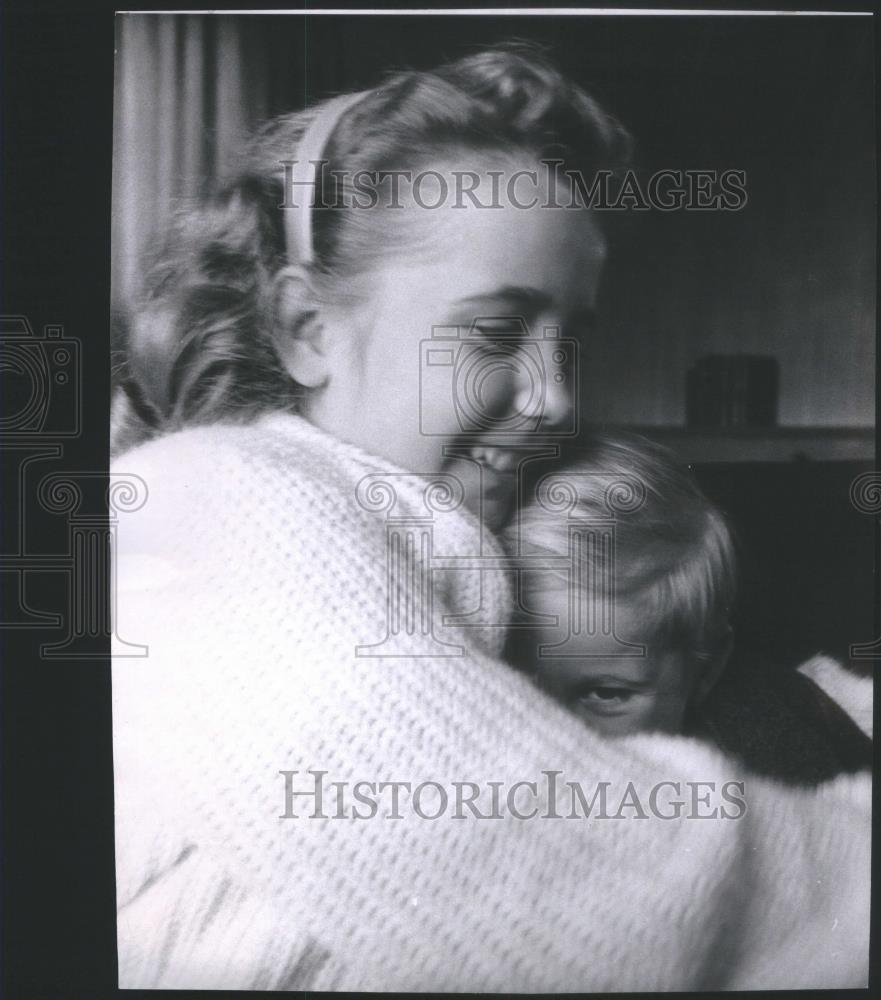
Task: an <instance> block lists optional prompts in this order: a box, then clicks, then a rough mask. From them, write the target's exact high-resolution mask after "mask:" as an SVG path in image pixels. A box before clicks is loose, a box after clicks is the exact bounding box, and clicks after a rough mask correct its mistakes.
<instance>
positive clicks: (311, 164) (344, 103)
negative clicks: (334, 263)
mask: <svg viewBox="0 0 881 1000" xmlns="http://www.w3.org/2000/svg"><path fill="white" fill-rule="evenodd" d="M368 93H370V91H367V90H362V91H360V92H358V93H357V94H343V95H341V96H340V97H334V98H332V99H331V100H329V101H327V102H326V103H325V104H324V105H323V106H322V107H321V109H320V110H319V111H318V114H316V115H315V117H314V118H313V119H312V121H311V122H310V123H309V126H308V128H307V129H306V131H305V132H304V133H303V137H302V139H300V142H299V144H298V146H297V161H296V163H295V164H294V166H293V169H292V170H291V172H290V174H288V175H286V177H285V183H286V184H288V185H290V188H291V190H290V193H291V195H292V197H293V198H294V201H295V204H293V205H291V206H290V207H289V208H285V209H284V213H285V214H284V229H285V239H286V240H287V251H288V262H289V263H291V264H311V263H312V261H313V260H314V259H315V252H314V251H315V248H314V247H313V245H312V206H313V203H314V201H315V195H316V193H317V192H316V187H317V183H316V182H317V179H318V169H317V168H318V167H319V166H320V165H321V158H322V154H323V153H324V147H325V146H326V145H327V140H328V139H329V138H330V137H331V134H332V133H333V130H334V129H335V128H336V126H337V122H338V121H339V120H340V118H341V117H342V116H343V115H344V114H345V113H346V111H348V109H349V108H350V107H352V105H353V104H357V103H358V101H360V100H361V99H362V98H363V97H365V96H366V95H367V94H368ZM310 189H311V194H310V193H309V190H310ZM301 191H302V192H303V200H302V202H297V201H296V199H297V196H298V193H299V192H301Z"/></svg>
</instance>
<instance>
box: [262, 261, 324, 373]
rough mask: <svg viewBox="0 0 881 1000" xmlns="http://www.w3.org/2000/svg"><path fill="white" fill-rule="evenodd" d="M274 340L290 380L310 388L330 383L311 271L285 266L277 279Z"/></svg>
mask: <svg viewBox="0 0 881 1000" xmlns="http://www.w3.org/2000/svg"><path fill="white" fill-rule="evenodd" d="M274 295H275V311H274V319H275V322H274V324H273V338H274V341H275V349H276V351H277V352H278V356H279V358H281V362H282V364H283V365H284V367H285V369H286V370H287V372H288V374H289V375H290V376H291V378H293V379H294V381H295V382H298V383H299V384H300V385H302V386H305V387H306V388H308V389H316V388H318V387H319V386H321V385H324V383H325V382H326V381H327V377H328V365H327V352H326V344H325V337H324V329H323V327H322V324H321V321H320V317H319V314H318V310H317V308H316V306H315V301H314V295H313V293H312V283H311V281H310V278H309V273H308V271H307V270H306V269H305V268H303V267H300V266H296V265H289V266H287V267H283V268H282V269H281V270H280V271H279V272H278V274H277V275H276V276H275V288H274Z"/></svg>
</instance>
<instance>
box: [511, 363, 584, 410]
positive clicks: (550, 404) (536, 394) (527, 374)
mask: <svg viewBox="0 0 881 1000" xmlns="http://www.w3.org/2000/svg"><path fill="white" fill-rule="evenodd" d="M573 362H574V359H572V358H570V357H569V356H568V353H563V352H561V351H559V350H556V349H555V350H553V351H547V352H542V357H541V364H536V365H528V366H524V369H523V371H522V372H521V377H520V380H519V385H518V392H517V400H516V411H517V413H519V414H521V415H522V416H523V417H528V418H531V420H533V421H534V424H535V427H536V429H537V430H555V429H563V428H568V427H569V425H570V424H571V423H572V418H573V413H574V408H575V389H574V382H575V368H574V364H573Z"/></svg>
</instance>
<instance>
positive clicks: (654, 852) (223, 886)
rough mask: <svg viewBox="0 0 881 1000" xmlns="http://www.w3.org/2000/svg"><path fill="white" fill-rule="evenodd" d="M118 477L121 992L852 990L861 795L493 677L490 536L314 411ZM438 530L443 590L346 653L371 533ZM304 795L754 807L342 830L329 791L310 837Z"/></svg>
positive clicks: (522, 681) (565, 810) (367, 609)
mask: <svg viewBox="0 0 881 1000" xmlns="http://www.w3.org/2000/svg"><path fill="white" fill-rule="evenodd" d="M114 471H116V472H118V473H125V474H134V475H137V476H140V477H141V478H142V479H143V481H144V482H145V483H146V484H147V487H148V490H149V496H148V499H147V502H146V503H145V504H144V505H143V506H142V507H141V508H140V509H139V510H136V511H131V512H129V513H126V514H123V515H121V516H120V520H119V526H118V541H117V545H116V551H115V560H114V561H115V572H116V586H117V594H118V597H117V613H116V618H115V631H116V634H117V635H118V636H119V637H120V639H118V640H115V648H114V653H115V655H114V665H113V713H114V720H113V721H114V769H115V796H116V798H115V810H116V872H117V903H118V948H119V982H120V986H121V987H124V988H202V989H207V988H214V989H220V988H223V989H268V990H281V989H296V990H299V989H310V990H364V991H383V990H417V991H419V990H443V991H454V992H455V991H487V992H501V991H505V992H508V991H515V992H520V991H529V992H545V991H576V990H589V991H621V990H627V991H630V990H640V991H642V990H646V991H649V990H650V991H669V990H698V989H774V988H796V987H814V988H822V987H834V986H838V987H859V986H864V985H865V984H866V977H867V968H868V925H869V898H868V889H869V845H870V830H869V817H870V785H869V778H868V776H866V775H855V776H847V777H842V778H839V779H836V780H835V781H834V782H829V783H826V784H823V785H821V786H820V787H818V788H815V789H792V788H786V787H784V786H782V785H778V784H775V783H773V782H770V781H767V780H764V779H759V778H755V777H752V776H750V775H749V774H747V773H744V771H743V769H742V767H741V766H740V765H738V764H736V763H734V762H733V761H729V760H727V759H726V758H725V757H724V756H723V755H722V754H720V753H717V752H716V751H715V750H713V749H711V748H709V747H707V746H705V745H702V744H700V743H698V742H697V741H695V740H690V739H686V738H684V737H666V736H660V735H649V734H643V735H640V736H635V737H629V738H627V739H624V740H604V739H603V738H601V737H600V736H598V735H596V734H593V733H591V732H589V731H587V730H586V729H585V728H584V727H583V725H582V724H581V723H580V722H579V721H578V720H577V719H575V718H574V717H571V716H570V715H569V714H568V713H567V712H565V711H564V710H563V709H562V708H561V707H559V706H558V705H556V704H555V703H554V702H552V701H551V700H550V699H548V698H546V697H545V696H544V695H543V694H541V693H540V692H538V691H536V690H535V688H534V687H533V686H532V685H531V684H530V683H529V682H528V680H527V679H526V678H524V677H522V676H521V675H519V674H518V673H517V672H516V671H515V670H514V669H512V668H511V667H509V666H508V665H506V664H505V663H504V662H503V661H502V660H501V659H500V658H499V657H500V651H501V648H502V642H503V638H504V636H503V631H504V630H503V629H501V628H499V627H497V626H496V627H493V626H492V625H491V624H489V625H487V624H485V623H487V622H489V623H492V622H501V621H504V620H505V619H506V617H507V614H508V612H509V610H510V601H511V596H510V591H509V587H508V585H507V582H506V579H505V577H504V575H503V574H502V573H501V572H497V573H481V572H480V571H479V570H477V569H473V568H472V569H464V570H463V569H462V568H460V567H461V565H462V563H461V560H462V559H463V558H468V557H474V556H483V557H487V556H494V555H499V554H500V550H499V549H498V548H497V545H496V543H495V541H494V540H493V539H492V538H491V537H490V536H489V535H488V534H486V533H484V532H482V531H481V528H480V526H479V524H478V522H477V520H476V519H475V518H473V517H472V516H471V515H470V514H469V513H468V512H467V511H465V510H463V509H461V507H457V506H456V505H455V500H454V499H453V500H452V501H451V498H450V496H449V495H445V494H444V490H443V489H442V488H439V489H435V490H433V491H431V490H430V491H429V493H426V482H425V481H424V480H421V479H420V478H419V477H417V476H414V475H412V474H407V473H404V472H403V471H402V470H397V469H393V468H391V467H390V466H389V463H387V462H384V461H382V460H380V459H376V458H374V457H372V456H370V455H367V454H365V453H363V452H362V451H360V450H359V449H357V448H354V447H352V446H351V445H348V444H345V443H342V442H340V441H339V440H337V439H335V438H331V437H329V436H328V435H326V434H324V433H323V432H322V431H320V430H318V429H317V428H315V427H313V426H312V425H310V424H309V423H307V422H306V421H304V420H302V419H301V418H298V417H294V416H289V415H281V414H276V415H272V416H269V417H265V418H262V419H260V420H258V421H257V422H255V423H253V424H251V425H249V426H214V427H206V428H196V429H190V430H186V431H182V432H179V433H176V434H173V435H169V436H167V437H164V438H160V439H158V440H156V441H153V442H150V443H147V444H144V445H141V446H139V447H138V448H136V449H135V450H133V451H131V452H129V453H127V454H125V455H123V456H122V457H121V458H120V459H119V460H118V461H117V463H116V468H115V470H114ZM365 477H367V478H365ZM371 477H372V478H371ZM383 482H386V483H389V482H390V483H391V484H392V487H393V491H394V496H392V493H391V492H390V491H389V488H388V487H387V486H383V485H382V483H383ZM392 500H393V502H394V506H393V507H392V508H391V509H390V508H389V503H390V501H392ZM427 508H428V509H429V511H428V513H429V516H430V517H431V518H432V531H433V539H432V543H431V544H432V548H431V550H430V551H428V550H427V549H425V548H424V544H425V543H424V541H423V542H420V543H417V547H416V550H415V557H414V558H415V561H416V564H417V565H418V564H420V563H424V562H425V561H426V560H428V559H429V558H430V559H432V560H433V561H434V563H433V564H437V565H440V567H441V568H440V569H435V570H434V572H433V574H432V581H431V582H432V585H431V587H430V588H428V590H425V589H424V588H423V589H422V590H421V591H420V590H419V588H418V587H416V588H409V589H408V593H409V592H411V591H412V592H413V593H415V595H416V596H415V597H414V598H413V599H412V600H411V603H410V605H409V606H406V607H405V608H404V610H403V611H402V616H403V617H402V618H401V619H400V623H401V627H400V629H397V634H396V637H395V642H396V645H395V646H394V647H393V651H394V652H395V653H396V655H395V656H369V655H366V656H365V655H358V653H357V652H356V650H358V649H359V648H360V653H361V654H363V653H364V652H365V651H366V652H370V651H371V650H370V648H369V647H371V646H373V647H374V649H373V651H374V652H375V651H376V646H375V644H376V643H379V642H381V641H382V640H383V638H384V637H385V636H386V634H387V632H388V630H389V614H390V612H389V600H388V591H389V574H388V553H389V545H390V542H389V539H390V537H391V536H390V534H389V523H390V522H389V519H390V518H398V519H400V518H405V519H406V518H410V519H411V520H413V522H414V523H415V520H416V519H417V518H420V517H421V518H423V519H425V518H426V516H427ZM451 508H455V509H451ZM423 523H424V521H423ZM419 537H424V536H419ZM419 545H423V547H422V548H420V547H419ZM444 560H446V561H444ZM457 560H458V562H459V565H458V566H457ZM456 615H458V616H459V618H458V620H457V619H455V618H453V619H452V620H450V616H456ZM426 616H427V617H426ZM469 616H470V617H469ZM427 620H433V621H434V622H435V629H434V638H431V637H427V636H426V630H425V629H424V628H422V627H421V625H422V624H424V622H425V621H427ZM482 623H484V624H482ZM438 638H439V639H440V641H442V642H444V643H446V644H447V645H446V646H444V647H439V646H438V645H437V642H438ZM126 643H128V644H131V643H141V644H144V645H146V646H148V648H149V655H148V656H146V657H142V658H138V657H130V656H126V655H124V654H126V653H129V652H131V647H130V646H129V645H126ZM389 648H390V647H385V650H386V651H387V650H388V649H389ZM451 650H452V651H453V652H454V653H455V654H456V655H443V656H441V655H438V653H439V652H446V653H449V652H450V651H451ZM285 771H286V772H297V773H296V774H291V773H289V774H288V775H287V776H285V775H283V774H282V773H280V772H285ZM310 771H323V772H326V774H325V775H324V777H323V778H322V780H323V782H324V787H325V788H327V787H329V783H330V782H331V781H341V782H349V783H350V786H349V787H351V784H353V783H354V782H356V781H367V782H374V783H378V782H393V781H407V782H410V783H411V786H412V787H415V786H416V785H418V784H419V783H420V782H427V781H433V782H437V783H438V784H439V785H441V786H443V787H444V788H445V789H446V790H448V792H449V794H450V796H451V798H452V795H453V793H452V789H453V788H454V787H455V786H454V784H453V783H454V782H460V783H461V782H473V783H476V784H477V785H478V786H479V788H481V789H485V788H486V787H487V783H488V782H491V781H492V782H500V783H501V785H500V786H499V787H501V788H503V789H508V788H510V786H512V785H513V784H514V783H515V782H518V781H530V782H536V787H537V789H538V792H539V794H538V797H539V799H541V798H542V796H543V795H544V794H545V792H544V790H545V789H546V788H547V781H546V779H544V778H543V775H542V772H543V771H556V772H560V775H559V777H558V779H557V780H558V782H559V783H563V782H565V781H573V782H575V781H577V782H580V785H581V787H582V788H583V789H584V791H585V793H586V794H587V796H588V798H589V797H590V796H591V795H592V794H593V793H594V792H595V791H596V789H597V786H598V785H599V784H600V783H602V782H607V783H609V788H608V793H609V802H610V803H611V804H610V806H609V812H610V813H612V814H614V813H615V810H616V809H617V808H618V802H619V801H620V800H621V798H622V796H623V795H624V793H625V790H626V788H627V786H628V783H632V784H633V789H634V792H635V794H636V796H637V797H638V798H639V800H640V801H641V802H642V804H643V806H644V805H645V803H646V802H647V801H648V799H649V796H650V792H651V789H652V788H653V787H654V786H657V785H658V784H659V783H661V782H680V783H681V787H682V798H683V799H684V800H686V801H688V800H690V795H691V793H690V791H689V786H688V785H687V784H686V783H687V782H697V781H700V782H715V785H716V789H719V788H721V786H722V785H723V784H724V783H725V782H727V781H740V782H743V798H744V800H745V802H746V807H747V808H746V811H745V813H744V814H743V815H742V816H741V817H740V818H738V819H733V818H729V819H725V818H721V816H720V815H719V814H718V813H717V816H716V818H712V819H707V818H702V819H697V818H694V810H692V809H688V808H687V809H685V810H684V811H683V813H682V815H680V817H679V818H673V819H660V818H658V817H657V816H655V815H654V814H652V813H649V815H648V816H646V817H644V818H640V817H639V816H638V815H637V812H638V811H637V810H635V809H632V808H631V809H626V810H622V811H621V815H620V818H608V819H601V818H598V817H597V816H596V815H591V816H590V818H583V816H580V818H572V819H570V818H567V816H568V814H569V811H570V802H569V800H568V799H567V800H566V802H565V806H558V807H557V810H556V811H558V812H559V813H560V814H561V817H562V818H559V819H556V818H543V816H545V815H547V814H548V813H551V812H554V811H555V810H554V809H553V808H549V806H551V807H552V806H553V803H549V802H548V801H547V800H542V801H541V802H540V804H539V807H538V814H537V815H536V816H535V817H534V818H531V819H526V820H524V819H518V818H516V817H515V816H514V815H512V814H511V812H510V811H509V810H508V809H507V808H506V806H505V801H506V800H505V791H504V790H503V791H502V796H501V801H502V809H501V812H502V818H499V819H481V818H477V817H476V816H474V815H472V813H471V810H469V809H467V808H466V809H464V810H463V811H462V818H455V809H454V808H453V804H452V803H451V804H450V806H449V808H448V809H447V810H446V811H445V812H443V813H442V814H441V815H440V816H439V818H437V819H433V820H432V819H426V818H422V817H421V816H420V815H418V814H417V812H416V811H415V810H414V809H413V808H412V807H411V805H410V804H407V805H402V806H401V808H400V810H399V815H400V816H401V817H402V818H400V819H388V818H385V817H386V815H387V814H388V813H389V811H390V810H389V806H388V802H389V797H388V795H384V796H383V797H381V798H380V803H381V805H380V808H379V811H378V813H377V815H376V816H374V817H372V818H365V819H355V818H352V812H353V805H352V798H351V794H349V798H348V800H347V802H346V804H345V807H344V812H347V815H348V818H338V817H337V816H336V815H335V813H336V811H337V803H336V800H335V798H334V797H333V796H332V795H331V794H330V793H326V799H325V801H324V804H323V813H324V815H325V816H326V817H327V818H325V819H322V818H313V816H314V815H315V802H314V798H309V797H308V796H299V797H298V796H293V797H291V798H287V797H286V791H290V790H291V789H296V790H297V791H303V790H309V789H314V784H315V779H314V776H313V775H310V774H309V773H308V772H310ZM286 782H290V783H291V784H290V785H289V786H286ZM526 791H527V793H528V791H529V790H528V789H527V790H526ZM487 794H488V793H486V794H484V796H483V798H482V799H481V803H485V801H486V795H487ZM667 794H668V797H669V791H668V793H667ZM378 797H379V796H378ZM405 799H406V795H404V794H403V793H402V802H403V801H404V800H405ZM527 800H528V795H527ZM436 802H437V799H436V798H432V797H431V796H429V795H428V794H427V793H426V795H425V798H424V800H423V803H422V812H423V813H424V814H425V815H426V816H431V815H434V813H435V812H437V808H436ZM291 803H293V806H294V808H293V809H289V808H288V805H289V804H291ZM715 804H716V805H717V806H718V805H719V800H718V793H717V795H716V799H715ZM529 806H530V801H527V804H526V806H521V811H522V812H524V813H526V812H529V811H530V808H529ZM366 811H367V810H366V809H362V810H361V812H362V813H364V812H366ZM479 811H480V812H481V813H482V814H486V812H487V809H486V806H485V804H481V805H480V806H479ZM698 811H699V812H707V811H709V809H708V808H707V807H701V808H700V809H699V810H698ZM286 812H287V813H290V812H296V814H297V818H294V817H293V816H290V815H288V816H287V818H282V817H284V814H285V813H286Z"/></svg>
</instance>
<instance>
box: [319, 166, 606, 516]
mask: <svg viewBox="0 0 881 1000" xmlns="http://www.w3.org/2000/svg"><path fill="white" fill-rule="evenodd" d="M472 166H473V165H472ZM530 166H532V165H531V164H529V163H519V164H517V166H516V167H513V166H512V165H511V164H510V163H508V164H507V169H508V170H513V169H527V168H529V167H530ZM451 169H452V168H451ZM463 169H467V167H463ZM422 200H423V202H424V203H426V204H431V203H432V201H431V200H430V198H429V197H428V196H423V199H422ZM523 200H526V199H523ZM390 211H391V210H390ZM399 211H402V212H409V213H411V216H410V219H409V220H408V222H409V224H410V229H411V230H412V229H414V228H415V230H416V231H417V233H418V234H419V241H418V249H417V250H410V249H408V250H406V251H404V250H402V251H401V252H400V253H393V254H391V255H386V254H383V255H382V256H381V257H379V258H378V263H377V266H376V268H375V269H374V270H372V271H371V272H370V273H369V274H368V275H366V276H365V278H364V282H365V285H364V291H363V297H362V298H361V299H360V300H359V304H358V306H357V307H352V306H349V307H346V308H344V307H341V308H340V309H337V310H335V309H331V310H329V311H328V312H327V313H326V315H325V318H324V322H325V326H326V327H327V330H326V334H327V335H328V336H327V342H328V344H330V345H331V346H330V348H329V350H328V354H327V364H328V377H327V380H326V382H325V384H324V385H323V387H322V388H321V389H320V390H318V391H317V392H316V393H315V394H314V395H313V396H312V397H311V399H310V401H309V404H308V406H307V409H306V416H307V417H308V418H309V419H310V420H312V421H313V422H314V423H316V424H317V425H319V426H320V427H322V428H324V429H325V430H327V431H329V432H331V433H333V434H335V435H336V436H338V437H340V438H343V439H344V440H348V441H351V442H352V443H354V444H356V445H359V446H360V447H362V448H364V449H365V450H367V451H370V452H372V453H374V454H376V455H378V456H381V457H385V458H387V459H389V461H390V462H392V463H394V464H395V465H397V466H400V467H403V468H405V469H407V470H408V471H412V472H417V473H422V474H426V475H429V474H432V473H438V472H445V473H452V474H454V475H456V476H457V477H458V478H459V479H460V480H461V482H462V484H463V486H464V488H465V496H466V502H467V503H468V505H469V506H470V507H471V508H472V509H473V510H474V511H475V512H477V513H479V514H481V516H482V518H483V521H484V523H486V524H487V525H488V526H490V527H495V528H497V527H499V526H500V525H501V524H502V523H504V521H505V520H506V518H507V516H508V514H509V511H510V506H511V501H512V499H513V497H514V495H515V493H514V491H515V487H516V465H517V460H518V457H522V456H523V454H524V452H523V450H522V446H524V445H525V446H528V445H530V444H533V443H536V444H538V443H539V442H540V441H541V439H542V437H544V439H545V442H546V441H547V435H548V433H551V434H552V433H554V431H557V432H558V433H559V432H560V431H563V432H570V433H571V431H572V429H573V403H574V388H575V384H576V380H577V372H576V365H577V353H578V347H577V342H578V341H579V340H580V339H583V338H584V336H585V335H586V334H587V333H588V332H589V330H590V325H591V318H592V314H593V308H594V300H595V296H596V290H597V282H598V279H599V275H600V271H601V268H602V263H603V259H604V256H605V244H604V241H603V239H602V237H601V235H600V232H599V229H598V227H597V225H596V223H595V222H594V220H593V219H592V218H591V216H590V214H589V213H588V212H586V211H584V210H574V209H560V208H544V209H543V208H541V207H535V208H531V209H521V208H517V207H515V206H514V205H513V204H511V203H510V202H506V201H504V200H502V207H501V208H480V207H477V206H475V205H474V204H469V203H467V202H466V206H465V208H464V209H463V208H455V207H453V204H452V199H450V201H449V202H448V203H446V204H444V205H443V206H442V207H440V208H437V209H434V210H431V209H427V208H420V207H419V206H417V205H415V204H413V203H412V202H411V203H410V204H408V205H407V206H406V207H405V208H403V209H400V210H399ZM414 213H417V214H414ZM548 328H556V331H557V338H559V340H560V341H561V343H556V342H555V338H554V336H553V333H552V331H548ZM548 333H550V336H548V335H547V334H548ZM572 341H574V342H575V344H574V345H573V344H572ZM567 342H568V343H567ZM518 446H520V448H519V450H518ZM454 447H455V448H457V450H458V449H461V450H459V454H458V455H453V454H451V450H452V449H453V448H454ZM481 469H482V471H481Z"/></svg>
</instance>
